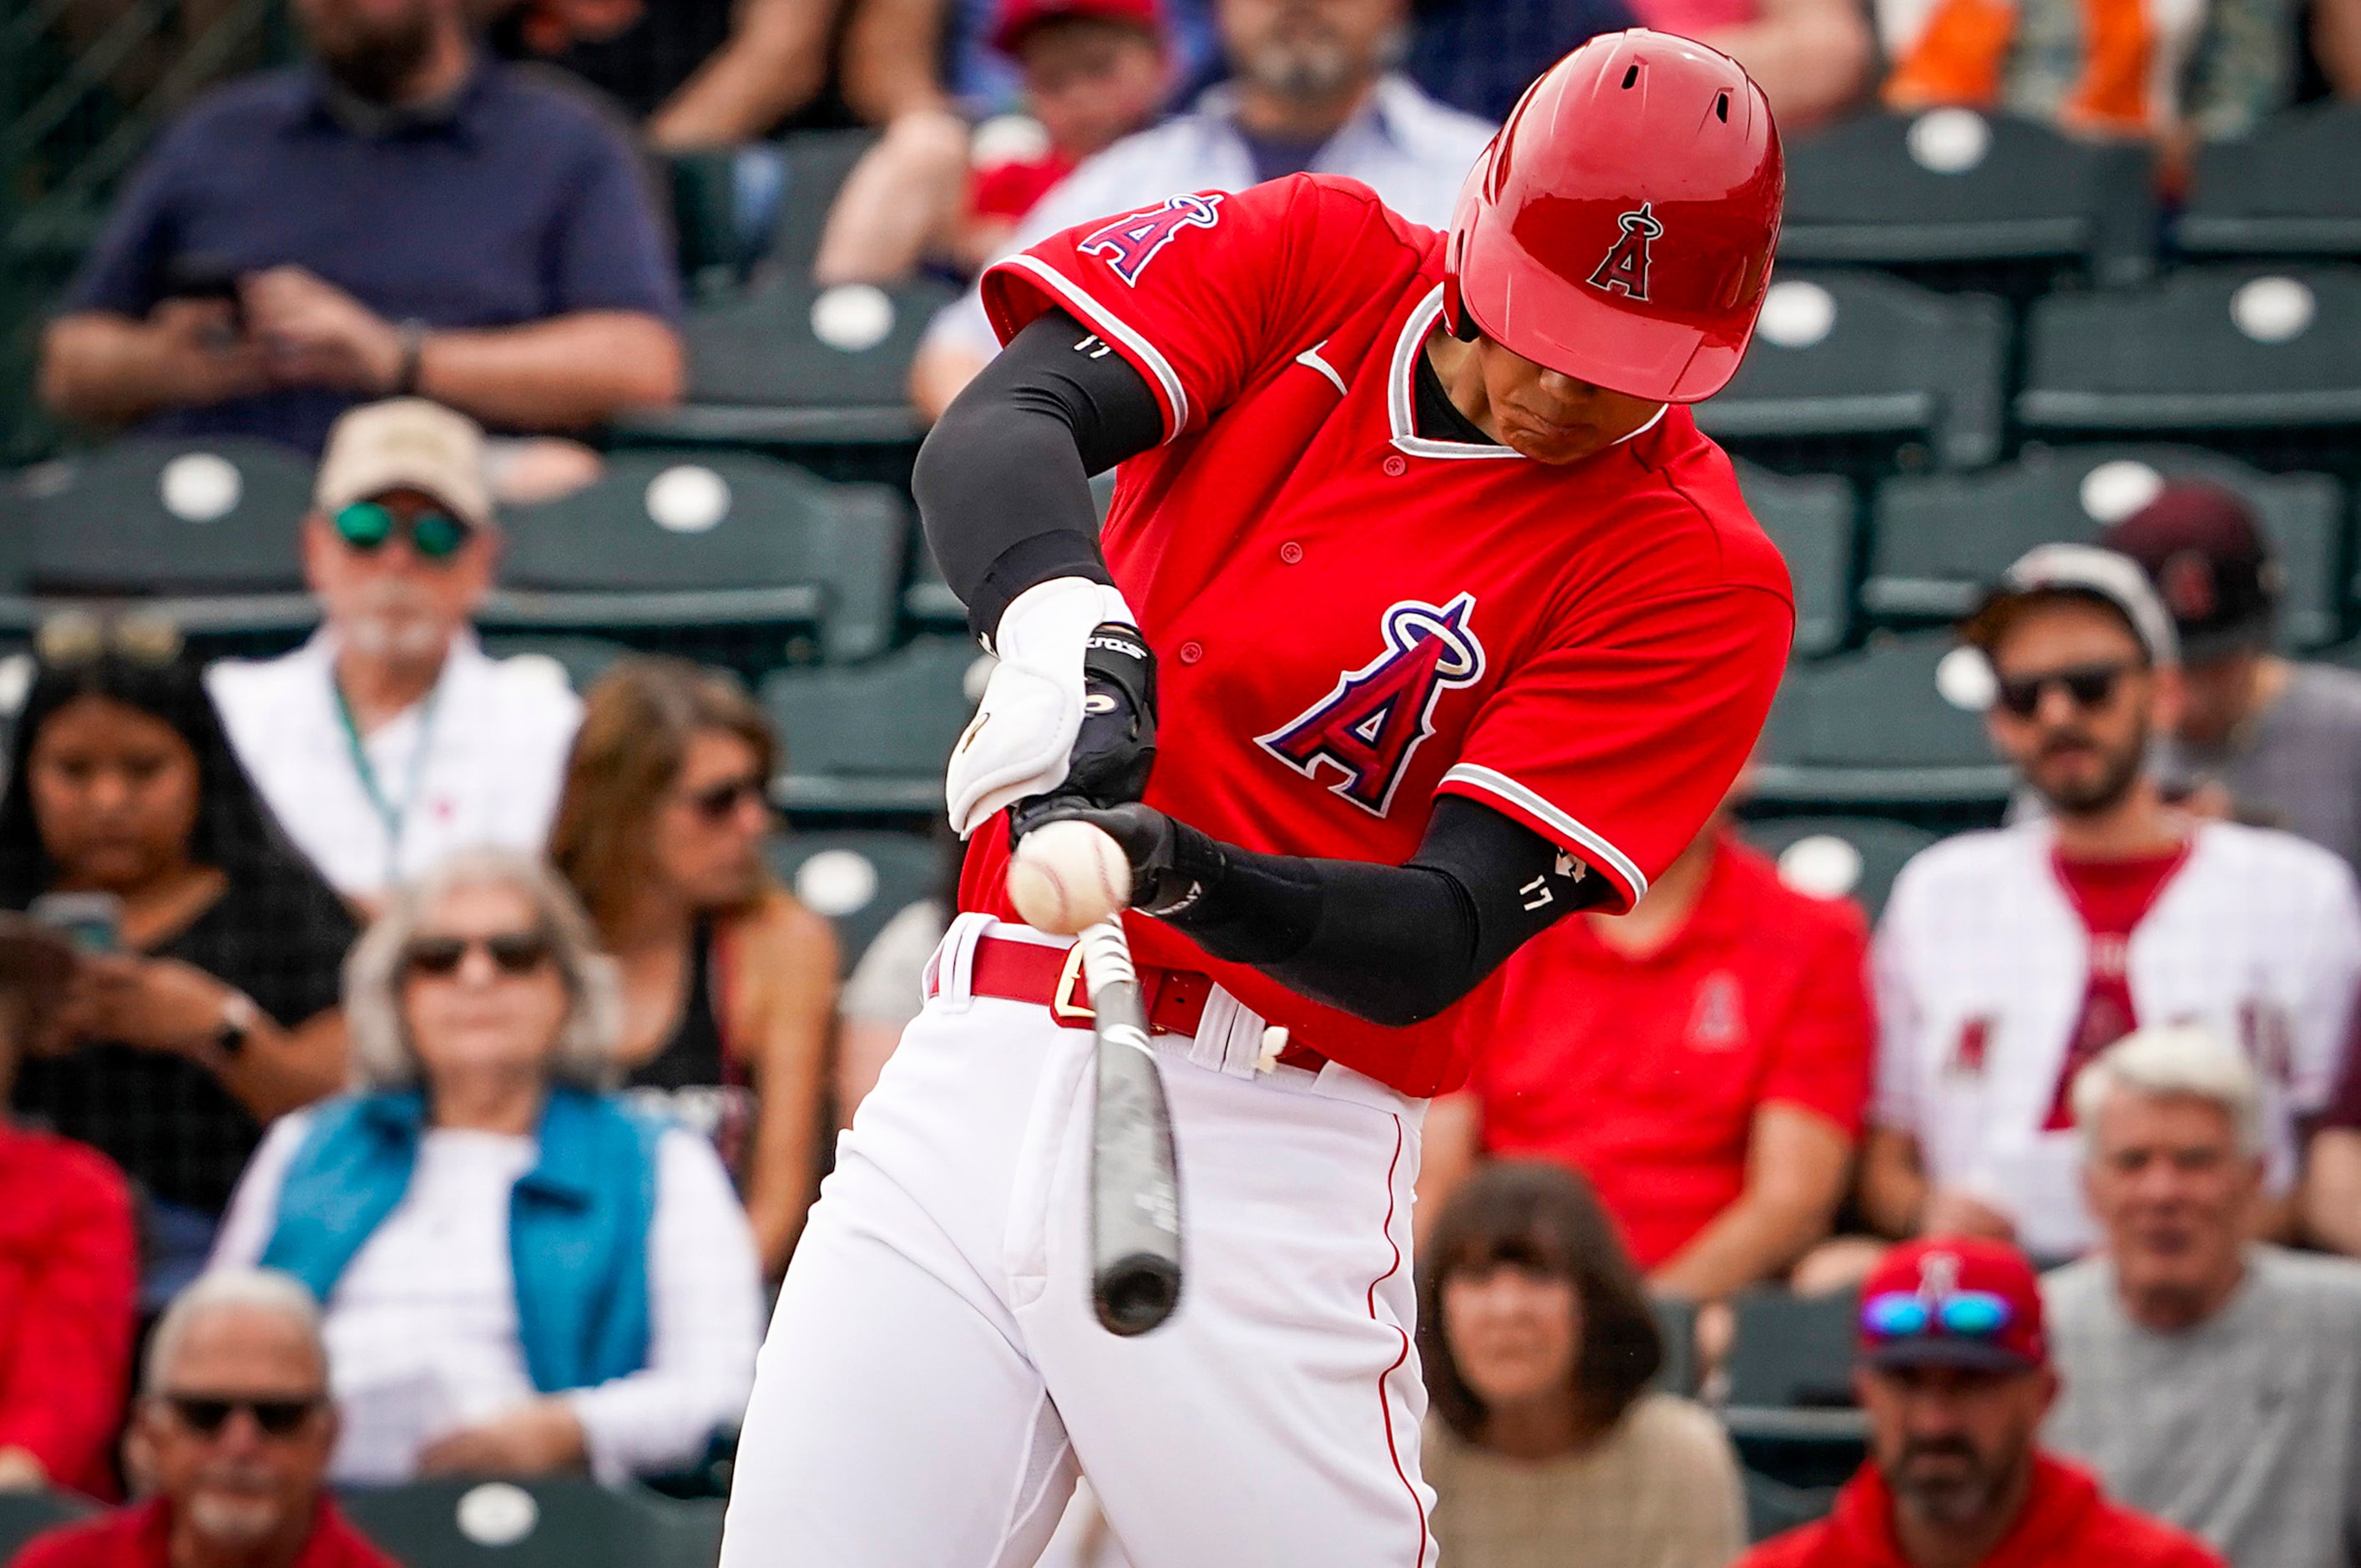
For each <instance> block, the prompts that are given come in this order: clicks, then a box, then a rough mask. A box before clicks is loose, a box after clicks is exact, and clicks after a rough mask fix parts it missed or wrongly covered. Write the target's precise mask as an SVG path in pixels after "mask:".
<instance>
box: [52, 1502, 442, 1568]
mask: <svg viewBox="0 0 2361 1568" xmlns="http://www.w3.org/2000/svg"><path fill="white" fill-rule="evenodd" d="M171 1547H172V1509H171V1505H170V1502H169V1501H167V1500H166V1499H165V1498H162V1497H158V1498H156V1499H154V1500H153V1501H150V1502H146V1503H141V1504H138V1505H137V1506H136V1507H133V1508H117V1509H115V1511H114V1512H113V1513H109V1514H101V1515H100V1516H98V1517H97V1518H96V1519H82V1520H80V1521H79V1522H77V1523H74V1524H68V1525H60V1526H59V1527H58V1528H57V1529H55V1530H44V1531H42V1532H41V1533H40V1534H39V1535H37V1536H35V1537H34V1538H33V1539H32V1540H30V1541H27V1542H26V1543H25V1544H24V1546H23V1547H22V1548H20V1549H19V1550H18V1552H17V1553H16V1556H15V1557H14V1558H13V1559H11V1560H10V1562H9V1564H8V1568H170V1563H171V1561H172V1551H171ZM293 1568H401V1564H400V1563H396V1562H395V1561H394V1560H393V1559H392V1558H390V1557H388V1556H387V1555H386V1554H385V1553H384V1552H379V1550H378V1549H377V1548H376V1547H374V1546H372V1545H370V1544H369V1542H368V1541H367V1540H366V1539H364V1538H363V1537H362V1535H361V1533H360V1532H359V1531H358V1530H355V1529H354V1528H353V1527H352V1525H351V1524H350V1523H348V1522H347V1521H346V1519H345V1516H344V1515H343V1514H342V1513H341V1512H339V1511H338V1510H337V1508H336V1505H335V1504H334V1503H332V1502H330V1501H328V1500H327V1499H326V1498H325V1497H323V1498H321V1499H320V1505H319V1511H318V1512H317V1513H316V1514H314V1515H313V1519H312V1533H311V1534H310V1535H308V1536H306V1537H305V1538H304V1541H303V1549H302V1551H300V1552H297V1553H296V1554H295V1562H294V1563H293Z"/></svg>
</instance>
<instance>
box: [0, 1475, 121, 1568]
mask: <svg viewBox="0 0 2361 1568" xmlns="http://www.w3.org/2000/svg"><path fill="white" fill-rule="evenodd" d="M97 1511H98V1508H97V1506H96V1505H95V1504H93V1503H92V1502H91V1501H90V1500H89V1499H88V1498H86V1497H82V1496H81V1495H80V1494H78V1493H73V1492H0V1563H5V1562H7V1561H8V1560H9V1559H10V1558H12V1557H14V1556H16V1549H17V1548H19V1547H21V1546H23V1545H24V1544H25V1542H27V1541H30V1540H32V1539H33V1537H35V1536H37V1535H38V1534H40V1533H41V1532H42V1531H43V1530H55V1529H56V1528H57V1527H58V1526H60V1525H61V1524H71V1523H72V1522H73V1521H74V1520H76V1519H88V1518H89V1517H90V1516H91V1515H92V1514H94V1513H96V1512H97Z"/></svg>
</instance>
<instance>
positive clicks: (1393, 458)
mask: <svg viewBox="0 0 2361 1568" xmlns="http://www.w3.org/2000/svg"><path fill="white" fill-rule="evenodd" d="M1385 470H1386V477H1387V478H1389V479H1399V478H1400V477H1402V476H1403V475H1404V474H1407V473H1409V472H1410V459H1409V458H1407V457H1405V456H1403V455H1401V454H1400V453H1399V452H1393V453H1389V454H1387V455H1386V461H1385Z"/></svg>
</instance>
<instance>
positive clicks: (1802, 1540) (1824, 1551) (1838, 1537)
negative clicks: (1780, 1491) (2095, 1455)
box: [1738, 1454, 2224, 1568]
mask: <svg viewBox="0 0 2361 1568" xmlns="http://www.w3.org/2000/svg"><path fill="white" fill-rule="evenodd" d="M2033 1463H2034V1470H2033V1486H2032V1489H2031V1490H2030V1492H2028V1493H2027V1494H2026V1499H2025V1511H2024V1512H2023V1513H2021V1514H2019V1515H2018V1516H2017V1520H2016V1524H2015V1528H2013V1529H2012V1530H2010V1531H2009V1532H2008V1534H2006V1535H2005V1536H2004V1537H2002V1538H2001V1543H2000V1544H1999V1545H1998V1546H1996V1547H1994V1548H1993V1550H1992V1552H1991V1554H1990V1555H1989V1556H1987V1557H1985V1559H1984V1560H1983V1562H1982V1563H1979V1564H1978V1565H1977V1568H2224V1563H2223V1562H2222V1559H2221V1558H2220V1557H2218V1556H2216V1555H2215V1554H2214V1553H2213V1550H2212V1548H2210V1547H2208V1546H2207V1545H2206V1544H2205V1543H2204V1542H2203V1541H2199V1540H2198V1539H2197V1538H2196V1537H2195V1536H2193V1535H2185V1534H2183V1533H2182V1532H2181V1531H2180V1530H2175V1529H2173V1528H2172V1526H2170V1525H2169V1524H2165V1523H2162V1522H2161V1521H2159V1520H2157V1519H2149V1518H2148V1517H2147V1515H2146V1514H2136V1513H2134V1512H2132V1511H2131V1510H2130V1509H2129V1508H2119V1507H2117V1506H2116V1505H2115V1504H2114V1503H2111V1502H2109V1501H2107V1499H2106V1498H2105V1497H2103V1496H2101V1495H2100V1492H2099V1486H2098V1483H2097V1482H2095V1481H2093V1480H2092V1479H2091V1477H2090V1476H2089V1475H2087V1474H2085V1473H2084V1472H2082V1471H2081V1470H2078V1469H2076V1468H2075V1467H2074V1466H2073V1465H2070V1464H2061V1463H2059V1461H2057V1460H2055V1459H2052V1458H2050V1457H2049V1456H2048V1454H2037V1455H2036V1456H2035V1458H2034V1462H2033ZM1738 1568H1910V1560H1909V1559H1908V1558H1907V1557H1905V1556H1904V1555H1903V1554H1902V1548H1901V1546H1900V1545H1899V1544H1898V1543H1897V1542H1896V1541H1894V1495H1893V1493H1891V1492H1890V1491H1888V1490H1887V1489H1886V1486H1885V1477H1884V1476H1883V1475H1879V1474H1878V1473H1877V1467H1876V1466H1875V1465H1873V1464H1871V1465H1863V1466H1862V1467H1861V1473H1860V1474H1859V1475H1855V1476H1854V1477H1853V1478H1852V1479H1851V1480H1850V1481H1848V1482H1846V1483H1845V1485H1844V1489H1843V1490H1841V1491H1839V1493H1838V1494H1837V1506H1836V1511H1835V1512H1834V1513H1831V1514H1830V1515H1829V1516H1828V1518H1827V1519H1821V1520H1820V1521H1819V1522H1817V1524H1807V1525H1805V1526H1803V1527H1802V1528H1801V1529H1799V1530H1789V1531H1788V1532H1787V1533H1786V1534H1784V1535H1780V1536H1773V1538H1772V1539H1771V1540H1769V1541H1764V1542H1763V1544H1762V1545H1760V1546H1758V1547H1756V1548H1755V1549H1754V1550H1753V1551H1752V1552H1748V1553H1747V1554H1746V1555H1745V1556H1743V1557H1741V1558H1740V1559H1739V1560H1738Z"/></svg>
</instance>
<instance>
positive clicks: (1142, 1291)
mask: <svg viewBox="0 0 2361 1568" xmlns="http://www.w3.org/2000/svg"><path fill="white" fill-rule="evenodd" d="M1081 942H1082V963H1083V972H1084V974H1085V975H1087V976H1088V977H1089V981H1090V990H1091V1006H1092V1009H1093V1013H1094V1014H1095V1019H1094V1022H1093V1033H1094V1035H1095V1036H1096V1047H1097V1048H1096V1051H1095V1056H1096V1058H1097V1077H1098V1082H1097V1091H1098V1099H1097V1104H1096V1107H1095V1109H1094V1112H1093V1117H1092V1137H1091V1301H1092V1306H1093V1309H1094V1310H1095V1311H1096V1312H1097V1314H1098V1320H1099V1321H1100V1323H1101V1324H1103V1325H1104V1327H1105V1328H1106V1329H1107V1331H1108V1332H1111V1333H1115V1334H1121V1335H1125V1336H1129V1335H1133V1334H1141V1333H1146V1332H1148V1330H1150V1329H1152V1328H1155V1327H1156V1326H1157V1325H1158V1324H1159V1323H1161V1322H1163V1321H1165V1320H1166V1319H1167V1318H1169V1317H1170V1316H1171V1315H1172V1310H1173V1308H1174V1307H1176V1306H1177V1305H1178V1304H1179V1302H1180V1175H1179V1169H1178V1166H1177V1162H1176V1160H1175V1157H1174V1153H1173V1147H1172V1115H1171V1110H1170V1105H1169V1103H1168V1102H1167V1101H1166V1099H1165V1095H1164V1080H1163V1075H1162V1074H1161V1073H1160V1072H1159V1071H1158V1069H1157V1065H1156V1055H1155V1052H1154V1050H1153V1048H1152V1047H1150V1046H1149V1044H1148V1021H1147V1018H1146V1016H1145V1015H1144V1014H1143V1013H1142V1011H1141V1007H1140V1000H1139V980H1138V975H1137V971H1136V970H1134V969H1133V968H1132V964H1131V952H1130V948H1129V945H1128V944H1127V943H1126V940H1125V938H1124V933H1123V927H1122V925H1121V924H1120V923H1119V921H1118V920H1115V919H1109V920H1104V921H1101V922H1099V923H1098V924H1096V925H1094V926H1092V927H1089V928H1088V929H1086V930H1084V931H1083V933H1082V938H1081Z"/></svg>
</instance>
